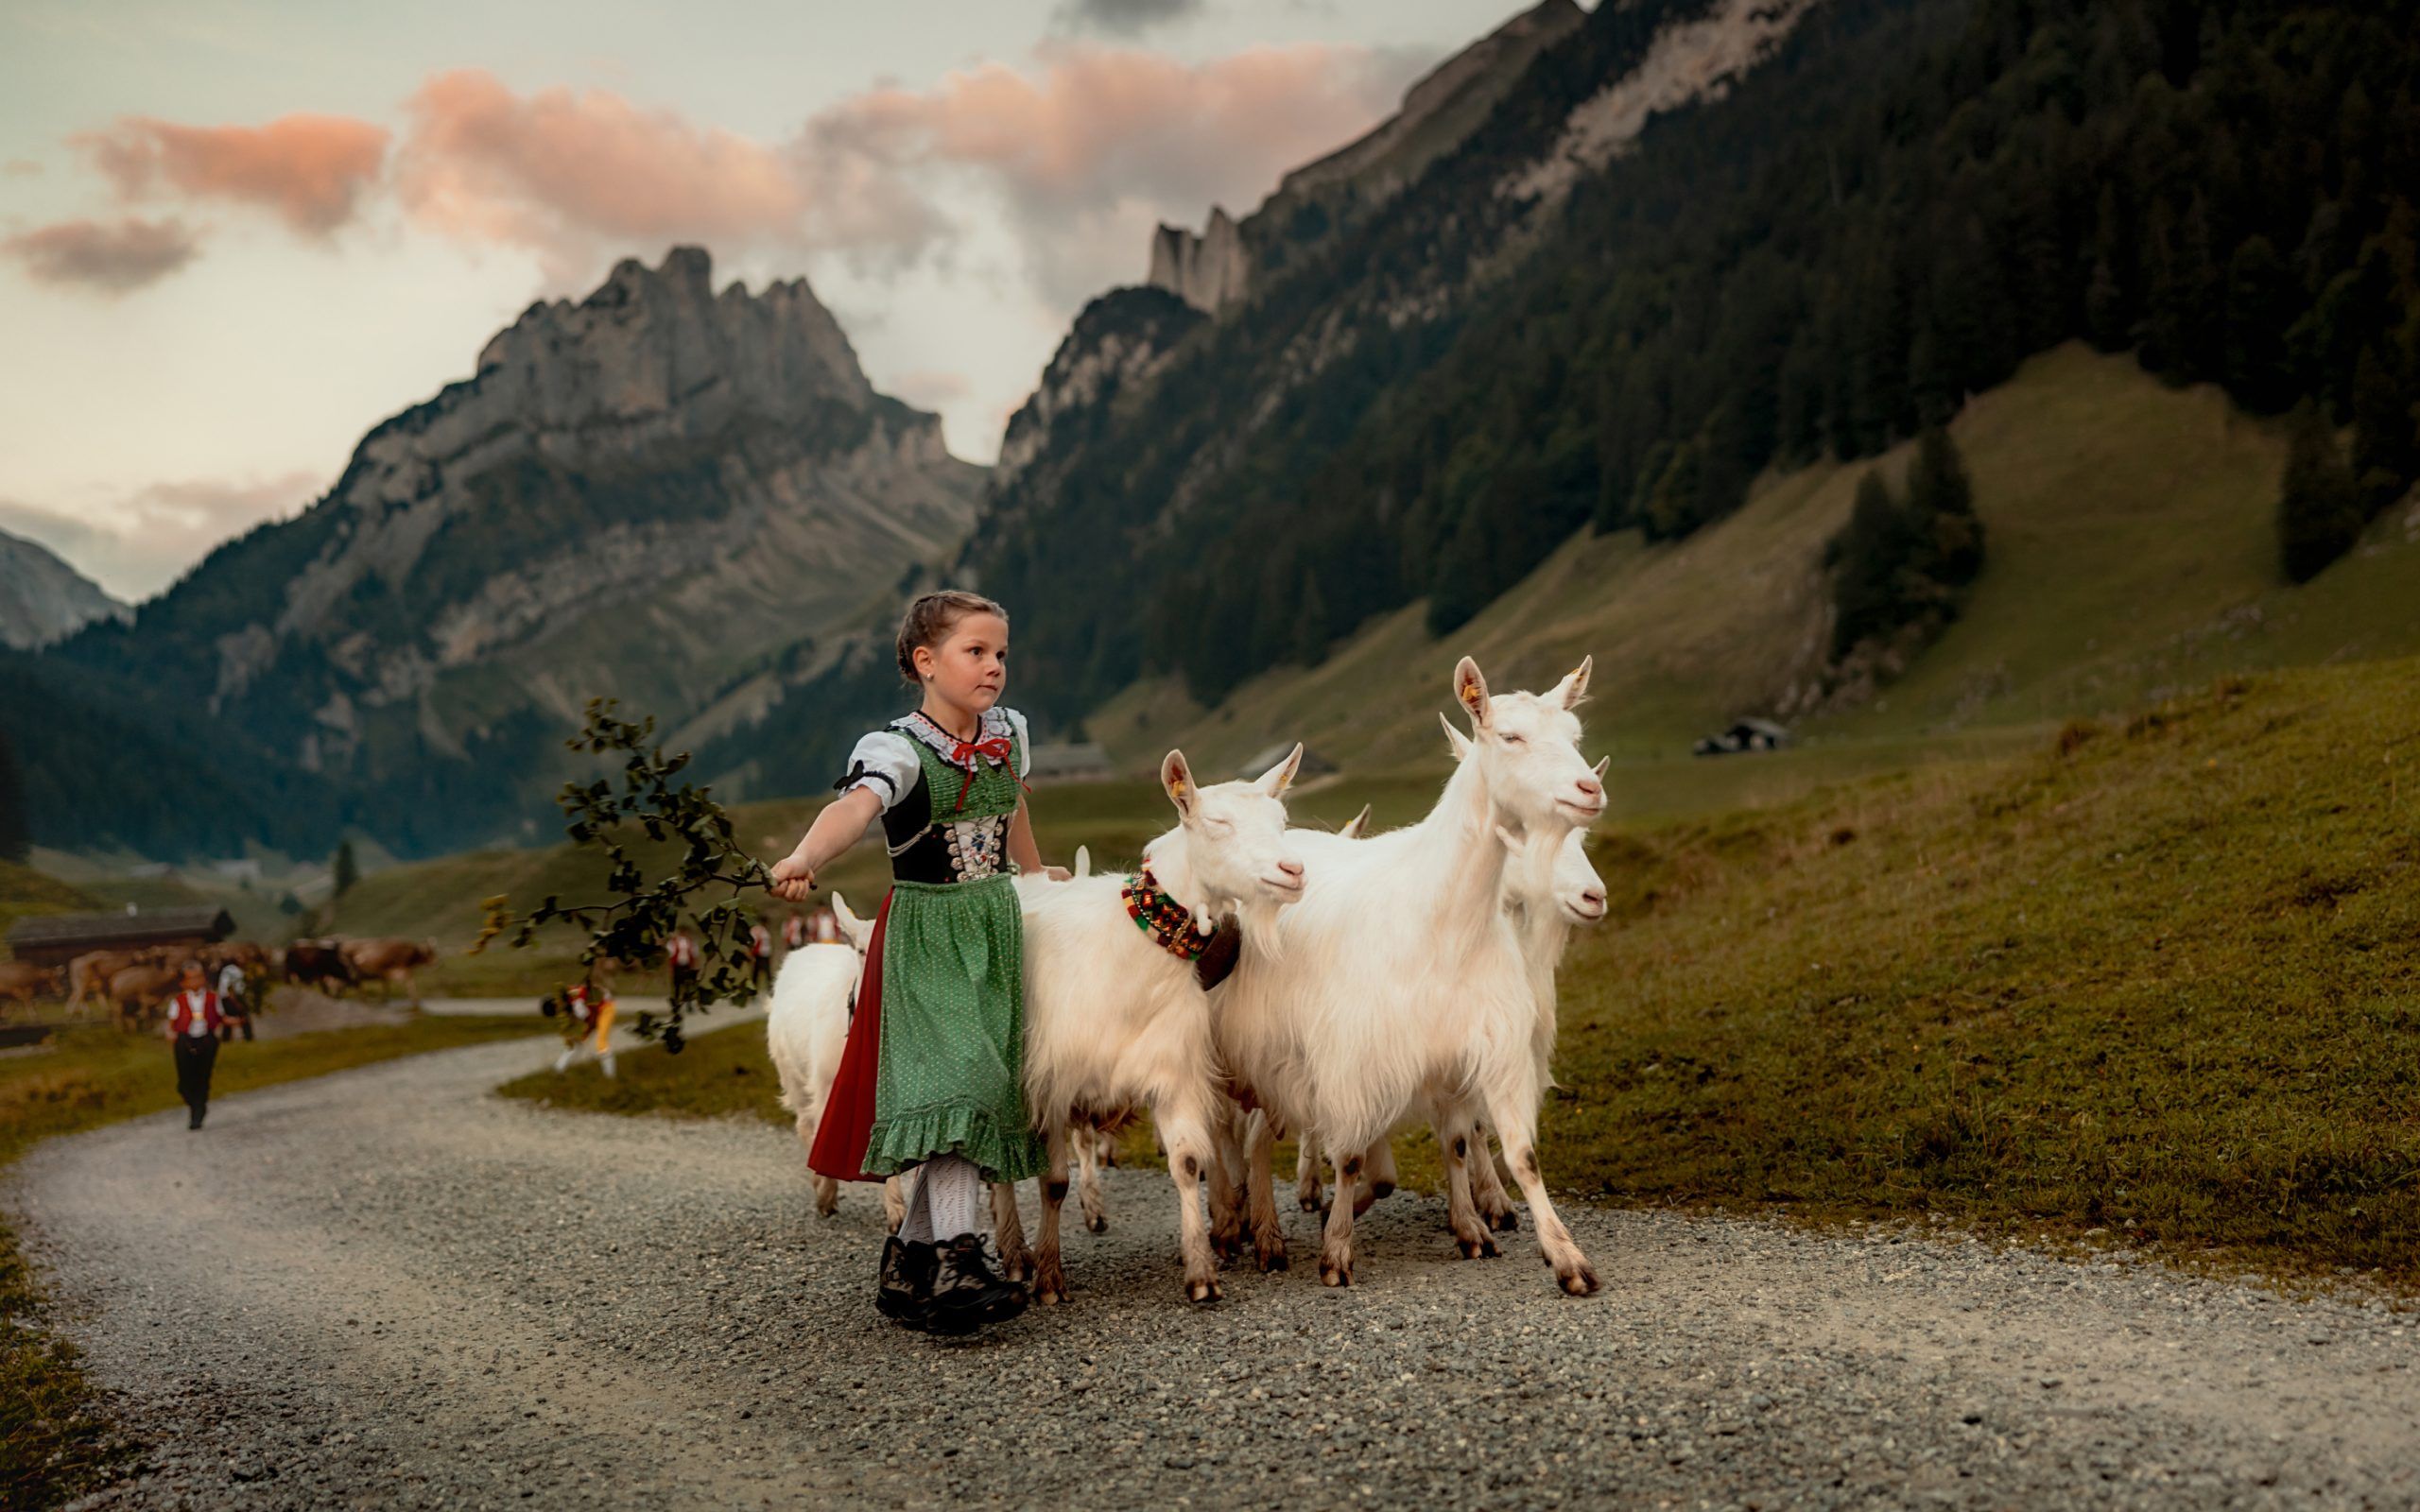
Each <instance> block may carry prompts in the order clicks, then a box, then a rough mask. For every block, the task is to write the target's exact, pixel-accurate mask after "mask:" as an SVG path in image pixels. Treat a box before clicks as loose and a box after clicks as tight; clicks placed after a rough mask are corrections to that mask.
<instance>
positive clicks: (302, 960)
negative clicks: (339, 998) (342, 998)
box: [285, 939, 361, 992]
mask: <svg viewBox="0 0 2420 1512" xmlns="http://www.w3.org/2000/svg"><path fill="white" fill-rule="evenodd" d="M285 979H286V980H287V981H289V982H292V983H295V984H296V985H297V986H301V987H311V988H318V989H319V990H320V991H322V992H341V991H343V990H344V989H345V988H349V987H351V986H353V985H354V983H355V982H358V981H359V980H361V978H360V977H359V976H358V975H357V974H356V973H355V972H354V969H353V963H352V962H351V961H349V960H346V959H345V955H344V951H343V950H342V948H341V947H340V946H339V944H338V942H337V941H336V940H333V939H298V940H296V941H295V942H294V943H293V944H291V945H288V946H287V947H285ZM332 983H333V984H334V986H333V987H331V986H330V984H332Z"/></svg>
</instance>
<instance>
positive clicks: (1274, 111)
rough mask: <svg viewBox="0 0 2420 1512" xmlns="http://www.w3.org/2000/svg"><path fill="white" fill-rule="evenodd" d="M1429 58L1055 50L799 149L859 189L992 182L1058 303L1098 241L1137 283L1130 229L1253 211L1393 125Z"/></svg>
mask: <svg viewBox="0 0 2420 1512" xmlns="http://www.w3.org/2000/svg"><path fill="white" fill-rule="evenodd" d="M1424 61H1425V60H1423V59H1419V58H1415V57H1413V56H1411V55H1409V54H1403V53H1397V52H1394V51H1389V50H1377V49H1372V48H1367V47H1357V46H1330V45H1324V44H1319V43H1305V44H1302V45H1298V46H1289V47H1256V48H1253V49H1251V50H1249V51H1246V52H1242V53H1237V54H1235V55H1234V56H1231V57H1227V58H1221V59H1216V60H1211V61H1208V62H1202V63H1185V62H1181V61H1179V60H1175V59H1172V58H1169V57H1167V56H1165V55H1162V54H1159V53H1153V52H1149V51H1144V50H1141V49H1137V48H1132V47H1110V46H1100V45H1096V44H1090V43H1061V44H1055V45H1052V46H1050V47H1047V48H1046V49H1045V50H1044V51H1043V52H1042V54H1041V55H1040V58H1039V60H1038V63H1039V66H1038V68H1037V69H1036V70H1034V71H1032V72H1030V73H1028V72H1021V71H1019V70H1017V69H1014V68H1011V67H1010V66H1008V65H1006V64H1004V63H996V62H993V63H984V64H981V65H979V66H977V67H975V68H971V69H966V70H963V71H959V72H955V73H951V74H947V75H944V76H943V77H942V79H941V80H940V82H938V83H937V84H935V85H933V86H932V87H931V88H928V89H921V90H910V89H901V88H891V89H879V90H873V91H869V92H867V93H865V94H859V95H856V96H855V97H854V98H851V99H849V100H846V101H844V102H842V103H841V104H839V105H838V106H835V107H833V108H832V109H830V110H827V111H825V112H821V113H820V114H818V115H817V116H816V117H815V118H814V119H813V120H812V121H810V122H809V123H808V125H807V128H806V129H805V131H804V133H803V134H802V137H801V141H800V144H799V152H800V155H801V156H802V157H803V158H809V159H812V160H814V161H817V162H820V163H826V164H831V163H850V164H855V165H856V172H857V173H858V174H859V175H860V176H862V177H874V176H877V175H879V176H886V177H889V178H890V179H893V180H900V181H907V180H916V179H918V178H921V177H923V176H925V174H927V173H928V172H929V171H930V170H933V169H942V170H964V171H966V172H971V173H973V174H975V175H977V177H978V178H981V179H985V180H990V181H992V182H993V183H994V184H996V185H997V186H998V187H999V188H1000V190H1001V191H1002V192H1003V193H1004V194H1005V196H1006V198H1007V199H1008V202H1009V206H1010V209H1011V212H1012V214H1013V215H1014V216H1015V217H1016V220H1017V222H1018V229H1019V233H1020V237H1021V239H1022V240H1023V241H1024V242H1025V243H1026V250H1027V255H1028V259H1029V262H1030V263H1032V264H1033V266H1034V267H1035V268H1036V270H1037V272H1038V273H1039V274H1040V276H1041V280H1042V282H1043V283H1045V284H1046V286H1048V287H1050V288H1051V289H1052V292H1054V293H1055V294H1058V295H1059V296H1061V297H1065V296H1066V295H1067V294H1069V293H1070V292H1076V291H1078V290H1080V289H1081V288H1098V282H1097V278H1098V273H1097V271H1096V270H1095V269H1093V268H1091V267H1088V266H1087V267H1084V269H1083V271H1081V272H1080V274H1078V275H1077V276H1076V277H1075V278H1074V279H1073V280H1072V281H1070V280H1068V279H1066V278H1064V277H1063V276H1061V275H1062V273H1063V270H1064V269H1066V268H1067V266H1068V265H1069V261H1070V259H1073V260H1074V262H1075V263H1076V264H1078V265H1081V264H1085V263H1088V262H1090V261H1092V260H1094V259H1095V258H1096V257H1097V256H1098V244H1099V243H1100V241H1101V238H1102V233H1103V232H1105V231H1110V229H1111V228H1112V227H1115V232H1112V234H1115V235H1119V236H1122V237H1123V238H1124V241H1123V242H1121V243H1120V244H1119V245H1118V247H1117V249H1116V254H1115V255H1116V257H1117V260H1118V266H1121V267H1129V268H1130V271H1129V272H1128V274H1127V276H1128V277H1132V272H1133V271H1139V266H1138V265H1139V264H1140V262H1141V260H1142V256H1143V247H1144V244H1143V242H1142V241H1141V240H1140V239H1139V237H1138V234H1137V230H1138V228H1139V229H1140V231H1143V232H1147V231H1148V229H1149V225H1150V221H1151V220H1153V219H1155V218H1182V219H1184V220H1186V221H1198V220H1199V219H1200V218H1201V216H1202V215H1205V214H1206V213H1207V210H1208V207H1209V206H1210V205H1211V204H1213V203H1225V204H1228V205H1230V206H1231V207H1234V208H1236V210H1237V211H1239V212H1240V211H1242V210H1246V209H1249V208H1250V207H1252V206H1253V205H1255V204H1257V203H1258V202H1259V200H1260V198H1261V197H1262V196H1264V195H1266V194H1267V193H1268V192H1269V191H1270V190H1271V189H1273V188H1275V187H1276V185H1277V180H1278V179H1279V178H1280V177H1281V176H1282V175H1283V174H1284V173H1285V171H1286V170H1287V169H1288V168H1291V167H1294V166H1296V165H1298V164H1300V163H1305V162H1308V161H1310V160H1311V159H1313V158H1316V157H1319V156H1320V155H1322V154H1323V153H1325V152H1327V151H1328V150H1330V149H1332V148H1335V147H1338V146H1342V145H1343V144H1344V143H1346V142H1348V141H1350V140H1352V139H1353V138H1354V137H1356V136H1357V135H1359V134H1360V133H1361V132H1362V131H1364V130H1367V129H1369V128H1370V127H1371V126H1373V125H1374V124H1375V123H1376V122H1377V121H1378V120H1379V119H1381V118H1382V117H1384V116H1385V115H1386V114H1387V113H1389V112H1391V111H1392V109H1393V108H1394V105H1395V103H1396V101H1397V100H1398V98H1399V97H1400V95H1401V94H1402V91H1403V89H1404V87H1405V86H1406V85H1407V84H1408V83H1409V80H1410V79H1411V77H1413V76H1414V75H1415V74H1416V73H1417V72H1418V70H1419V68H1420V66H1421V65H1422V63H1423V62H1424ZM927 192H938V186H935V188H934V189H932V190H928V191H927ZM1129 242H1131V244H1132V245H1126V243H1129ZM1061 283H1072V286H1071V287H1070V288H1060V287H1058V286H1057V285H1059V284H1061Z"/></svg>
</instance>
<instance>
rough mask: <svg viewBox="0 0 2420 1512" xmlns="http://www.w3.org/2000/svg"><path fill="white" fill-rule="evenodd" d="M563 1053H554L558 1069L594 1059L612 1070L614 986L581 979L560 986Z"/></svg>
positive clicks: (569, 1067)
mask: <svg viewBox="0 0 2420 1512" xmlns="http://www.w3.org/2000/svg"><path fill="white" fill-rule="evenodd" d="M562 1006H563V1028H564V1030H565V1031H566V1032H565V1034H564V1036H563V1040H564V1044H563V1053H562V1055H560V1056H557V1057H555V1070H556V1071H557V1072H558V1073H561V1072H566V1071H569V1070H571V1068H572V1067H573V1065H575V1064H576V1063H578V1062H579V1061H582V1060H594V1061H596V1062H597V1063H598V1064H599V1065H600V1066H602V1067H603V1068H604V1071H605V1074H606V1075H608V1076H611V1075H612V1074H614V989H613V988H610V987H605V986H603V985H601V984H600V985H598V986H597V987H596V988H591V987H589V985H588V984H587V983H585V982H574V983H573V984H572V985H571V986H569V987H567V988H563V996H562Z"/></svg>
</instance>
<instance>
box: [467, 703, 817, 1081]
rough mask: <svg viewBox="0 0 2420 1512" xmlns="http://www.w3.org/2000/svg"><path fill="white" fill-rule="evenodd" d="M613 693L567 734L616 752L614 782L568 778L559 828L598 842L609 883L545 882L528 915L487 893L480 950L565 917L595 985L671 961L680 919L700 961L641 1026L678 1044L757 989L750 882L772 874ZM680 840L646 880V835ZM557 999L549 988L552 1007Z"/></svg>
mask: <svg viewBox="0 0 2420 1512" xmlns="http://www.w3.org/2000/svg"><path fill="white" fill-rule="evenodd" d="M617 707H618V705H617V702H616V700H614V699H612V698H592V699H590V700H589V702H588V717H587V720H586V723H585V724H584V725H583V726H582V727H581V730H580V732H579V734H578V735H576V736H574V737H573V738H572V739H571V740H569V741H567V742H565V744H566V745H567V746H568V747H570V748H571V749H572V750H575V751H582V752H586V753H589V754H592V755H598V756H612V755H619V756H621V757H623V758H624V760H623V762H622V773H621V780H620V782H619V783H618V784H616V783H615V782H614V781H612V780H611V779H608V778H598V779H596V781H594V782H565V783H564V784H563V786H562V792H561V793H559V794H557V795H556V798H555V803H556V805H557V806H558V807H559V808H561V809H562V812H563V817H564V818H565V819H566V820H567V821H568V823H567V824H566V825H565V827H564V831H563V833H565V834H566V835H567V836H569V838H570V839H571V840H572V842H573V843H574V844H576V845H579V846H582V847H589V848H594V849H595V850H597V851H602V852H603V855H604V859H605V863H606V866H605V883H604V890H605V892H606V894H607V896H605V897H603V898H599V899H596V900H593V901H587V902H564V901H563V900H562V898H560V897H557V896H554V895H552V894H549V895H548V896H547V897H546V899H545V901H544V902H541V903H540V904H539V905H538V906H537V907H536V908H535V909H533V910H532V911H531V912H530V913H529V914H527V916H526V917H524V916H519V915H516V914H515V913H514V912H513V910H512V907H511V905H510V899H508V898H507V897H505V896H504V895H502V894H499V895H497V896H495V897H493V898H490V899H487V900H485V901H484V902H483V903H482V904H481V906H482V908H483V909H484V910H485V913H486V921H485V923H484V925H483V926H482V927H481V929H480V931H479V937H478V939H477V941H476V942H475V944H473V945H472V947H471V953H472V954H478V953H479V952H481V951H484V950H485V949H486V948H487V946H488V944H489V942H490V941H492V940H494V939H496V938H498V937H499V936H506V935H510V942H511V945H512V947H513V948H514V949H516V950H518V949H521V948H523V947H526V946H527V945H530V944H532V943H534V942H535V941H536V939H537V937H538V935H539V932H540V931H541V930H543V929H544V928H545V927H546V926H547V925H549V924H570V925H572V926H573V927H574V928H577V929H579V930H581V931H583V932H584V933H585V934H586V935H587V936H588V942H587V944H586V945H585V946H583V947H582V948H581V950H580V953H579V962H580V968H581V977H582V980H583V981H584V982H586V983H587V984H588V985H589V987H590V988H592V990H593V989H594V988H596V985H597V983H598V979H599V978H600V977H604V978H606V979H608V980H609V981H610V978H611V976H612V974H613V973H614V972H615V971H660V970H662V969H663V968H664V966H665V964H666V947H667V945H668V943H669V942H670V940H671V938H672V936H673V935H674V934H675V933H677V932H678V931H680V930H681V929H682V928H683V921H684V920H685V921H686V923H687V925H688V927H689V928H690V930H691V931H692V932H693V933H694V935H695V936H696V937H697V940H698V957H699V960H698V970H697V971H696V972H695V973H693V974H691V975H688V976H684V977H678V978H675V979H674V981H673V984H672V996H671V1008H670V1010H669V1012H667V1013H666V1014H665V1015H663V1016H662V1017H658V1016H657V1015H655V1014H652V1013H642V1014H640V1015H639V1017H638V1024H637V1028H638V1032H639V1034H640V1036H641V1037H642V1038H646V1039H657V1038H661V1039H662V1040H663V1041H664V1047H665V1048H666V1050H669V1051H671V1052H673V1053H674V1054H676V1055H677V1054H679V1053H680V1050H681V1046H682V1042H683V1041H682V1032H681V1031H682V1023H683V1019H684V1018H685V1017H686V1016H687V1015H688V1014H689V1013H691V1012H702V1011H704V1010H705V1009H707V1008H709V1007H711V1006H713V1005H715V1004H717V1003H731V1004H735V1005H746V1004H748V1003H750V1002H752V1001H754V999H755V996H756V993H757V990H758V984H757V977H756V962H755V957H754V954H753V951H752V944H753V940H752V931H753V928H754V925H755V922H756V920H755V918H754V913H753V908H752V904H751V903H750V902H748V901H747V899H746V894H747V893H748V892H749V891H750V890H751V889H755V888H763V887H767V886H769V885H770V884H771V881H772V874H771V872H770V871H769V869H768V868H767V867H766V866H765V864H764V863H763V862H761V861H759V860H757V859H756V858H755V857H754V856H752V855H750V854H749V853H748V852H747V851H746V850H744V849H743V848H742V847H741V846H740V844H739V842H738V840H737V839H736V838H735V836H734V833H733V830H732V823H731V816H730V815H729V814H727V813H725V812H724V811H723V807H722V805H721V804H719V803H717V802H716V801H715V800H714V799H713V797H712V796H711V794H710V790H709V789H706V788H703V787H699V786H695V785H693V784H690V783H687V782H680V783H679V784H678V785H675V780H676V779H678V778H679V777H680V775H681V773H682V772H683V770H684V769H685V768H686V767H687V766H688V765H689V753H688V752H686V751H682V752H680V753H678V754H675V755H671V756H667V755H666V754H665V752H664V747H661V746H658V745H651V744H650V740H651V738H652V737H653V735H654V733H655V720H654V718H653V717H652V716H650V717H648V718H646V719H642V720H639V721H637V722H635V723H633V722H632V721H630V720H627V719H623V718H621V717H620V716H619V715H618V714H617V713H615V710H616V708H617ZM667 842H668V843H673V844H677V845H678V847H679V852H678V857H677V859H676V860H675V861H674V862H673V864H672V867H671V869H670V870H668V871H666V872H664V873H663V874H662V875H660V876H658V877H657V878H656V879H655V880H654V881H652V882H650V881H648V866H647V865H645V864H643V863H642V861H641V859H640V857H639V856H638V855H636V854H634V853H633V852H634V851H636V850H637V849H638V848H639V847H640V846H641V845H642V843H644V844H645V845H646V846H647V848H648V851H649V852H650V854H649V856H648V860H649V861H650V862H653V863H654V864H656V865H661V864H662V863H661V861H660V860H658V859H657V858H656V856H655V855H654V854H653V852H656V851H661V850H662V848H663V847H664V846H665V845H666V843H667ZM557 1006H558V1002H557V1000H556V999H554V998H549V999H548V1000H547V1011H548V1012H549V1013H551V1012H553V1011H554V1010H555V1008H556V1007H557Z"/></svg>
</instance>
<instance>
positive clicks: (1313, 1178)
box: [1294, 1129, 1327, 1212]
mask: <svg viewBox="0 0 2420 1512" xmlns="http://www.w3.org/2000/svg"><path fill="white" fill-rule="evenodd" d="M1325 1187H1326V1183H1325V1182H1323V1181H1322V1180H1321V1179H1320V1142H1319V1136H1318V1135H1316V1134H1313V1133H1312V1132H1311V1131H1310V1130H1308V1129H1305V1130H1304V1131H1303V1137H1302V1138H1301V1139H1300V1140H1299V1141H1297V1142H1296V1147H1295V1151H1294V1205H1295V1206H1296V1207H1298V1208H1300V1209H1302V1210H1303V1211H1305V1212H1317V1211H1320V1209H1321V1208H1322V1207H1324V1206H1325V1205H1326V1203H1327V1193H1326V1191H1325V1190H1324V1189H1325Z"/></svg>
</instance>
